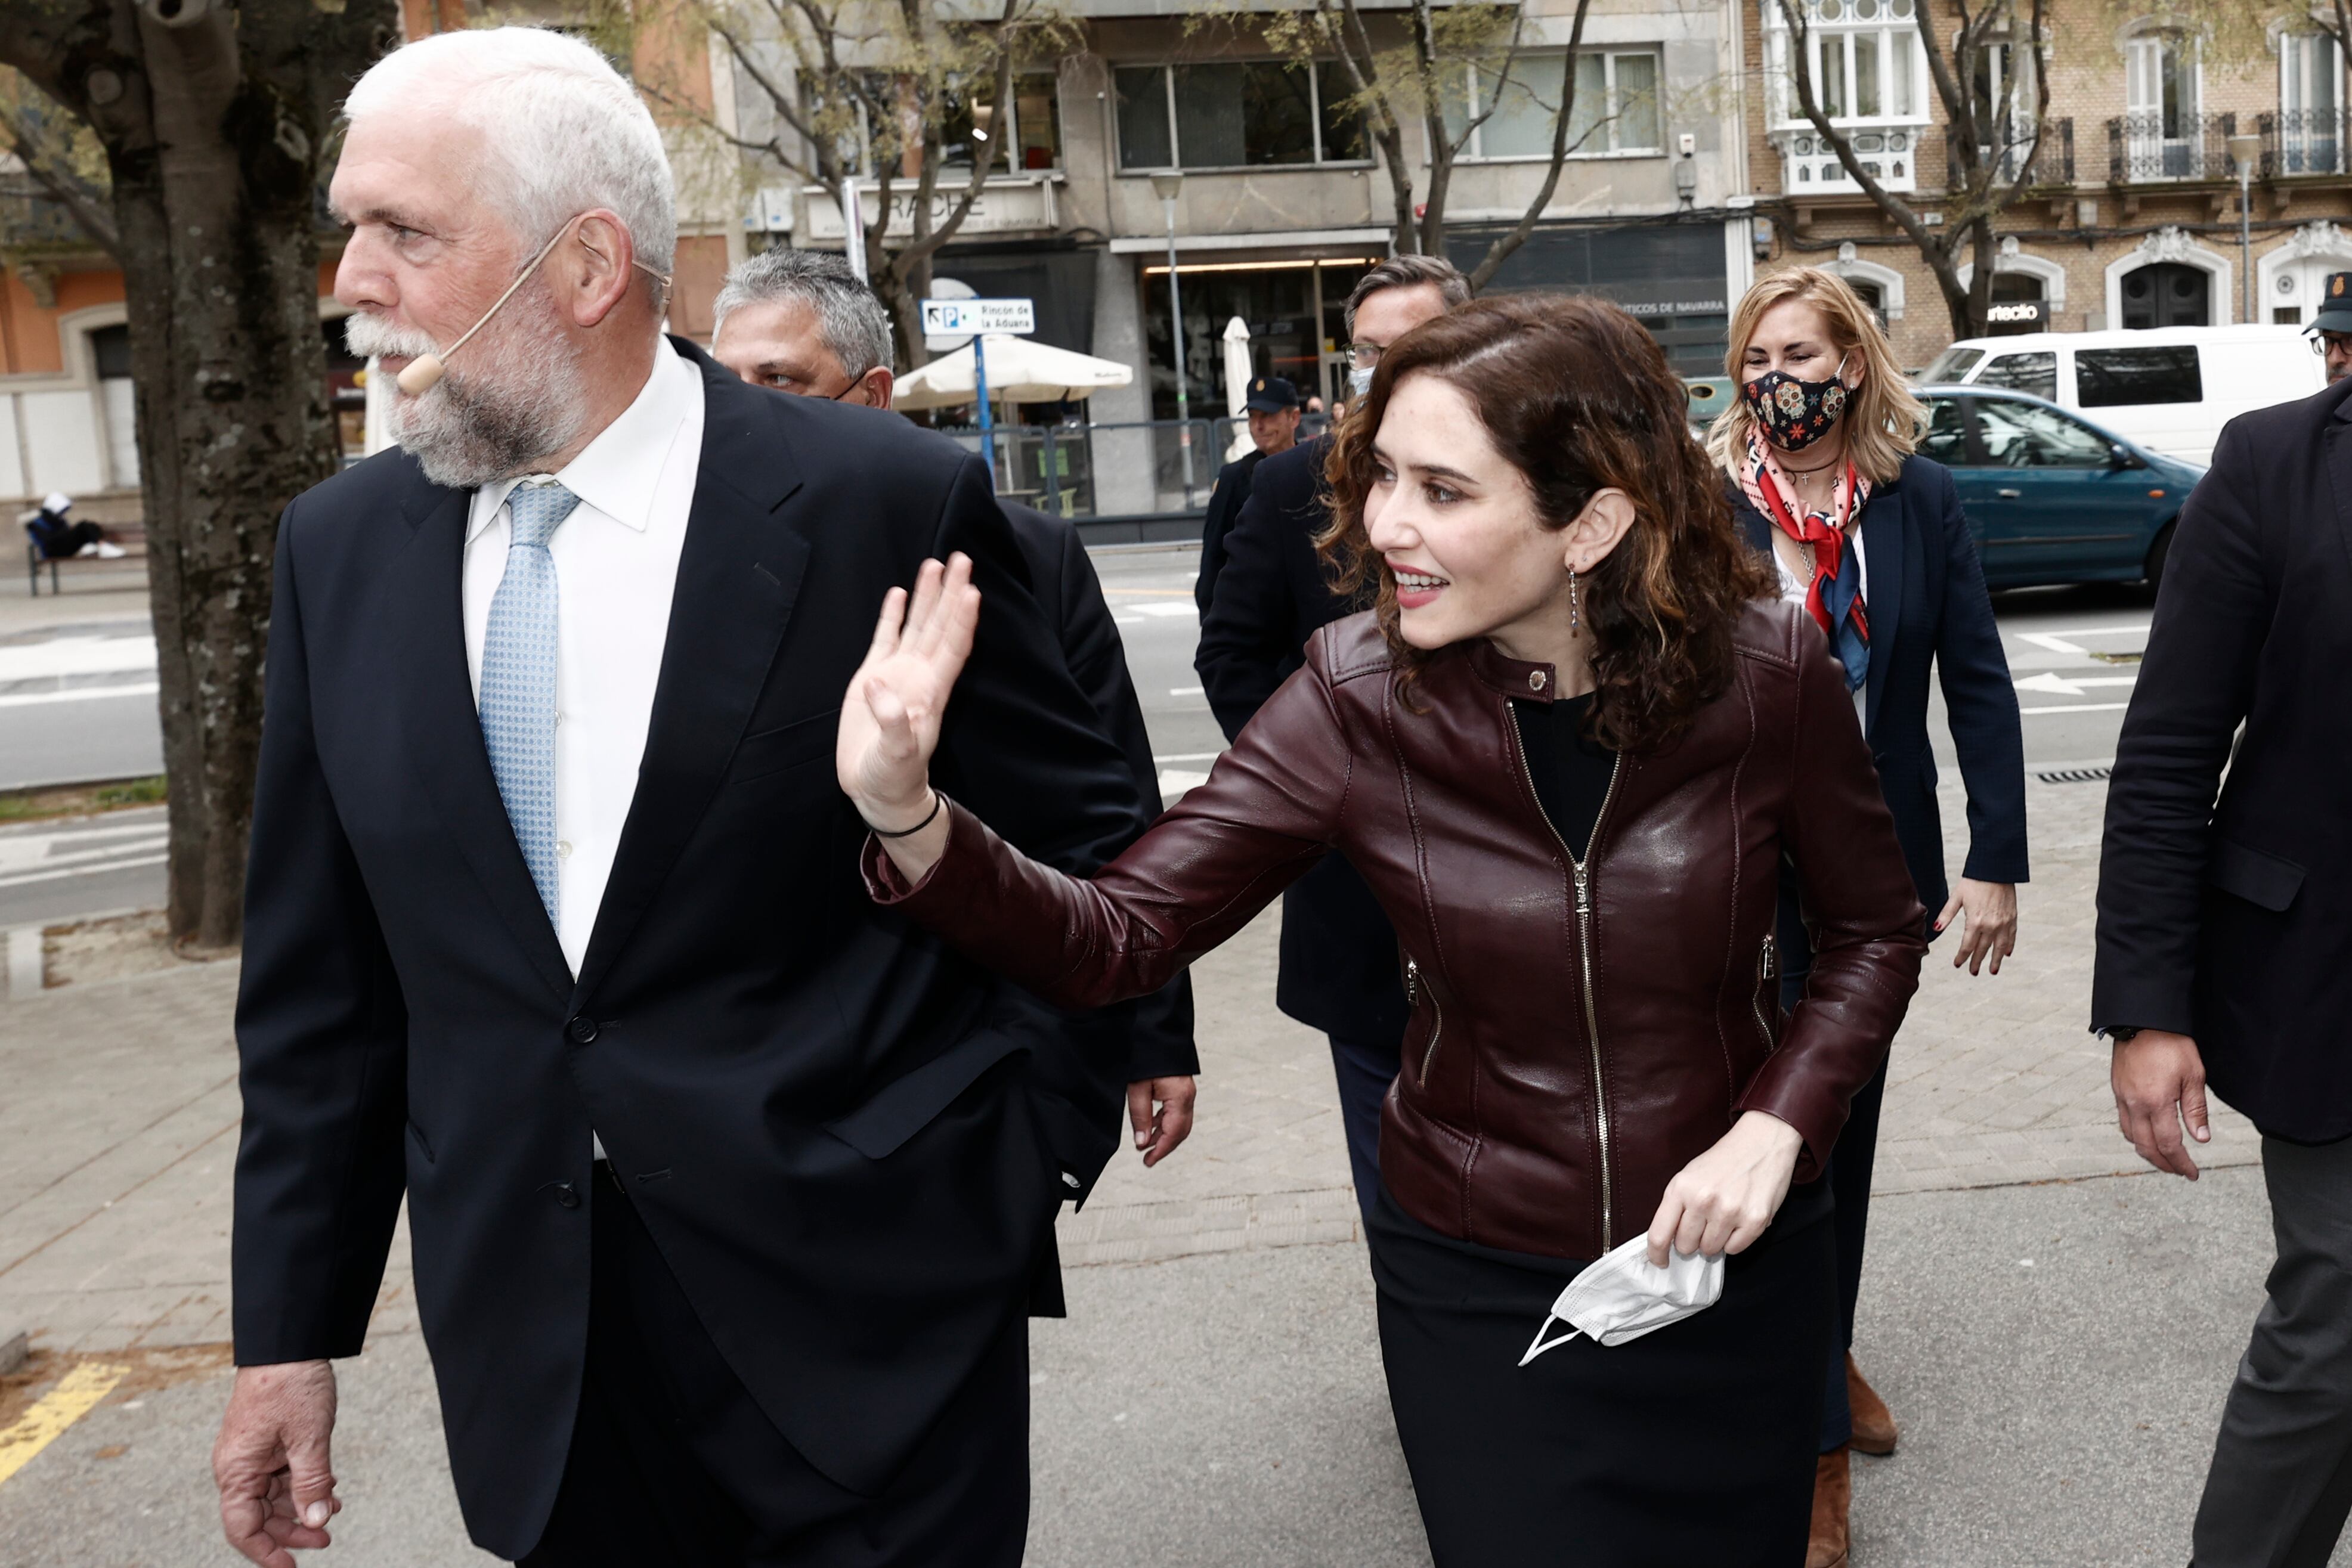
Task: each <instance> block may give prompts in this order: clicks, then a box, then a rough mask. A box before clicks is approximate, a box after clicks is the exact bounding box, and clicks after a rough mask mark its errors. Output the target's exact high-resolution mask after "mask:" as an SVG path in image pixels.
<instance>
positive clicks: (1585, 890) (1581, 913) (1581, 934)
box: [1503, 701, 1625, 1253]
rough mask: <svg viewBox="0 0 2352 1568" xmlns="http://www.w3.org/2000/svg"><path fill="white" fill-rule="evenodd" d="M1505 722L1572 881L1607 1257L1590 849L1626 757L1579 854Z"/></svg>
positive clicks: (1607, 1182) (1511, 722)
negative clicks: (1564, 835)
mask: <svg viewBox="0 0 2352 1568" xmlns="http://www.w3.org/2000/svg"><path fill="white" fill-rule="evenodd" d="M1503 723H1504V725H1505V727H1507V729H1508V730H1509V731H1510V736H1511V745H1512V747H1514V748H1515V749H1516V750H1517V752H1518V754H1519V771H1520V773H1521V774H1523V775H1524V776H1525V777H1526V779H1527V781H1528V796H1529V798H1530V799H1532V800H1535V802H1536V815H1538V816H1539V817H1541V818H1543V820H1544V825H1545V826H1547V827H1549V828H1550V829H1551V836H1552V841H1553V842H1554V843H1556V844H1558V845H1559V848H1560V852H1561V853H1562V854H1565V855H1566V856H1568V863H1569V866H1570V869H1571V870H1572V872H1573V873H1574V874H1575V877H1576V956H1577V960H1578V964H1579V967H1580V969H1581V971H1582V974H1583V979H1584V1039H1585V1043H1586V1045H1587V1046H1588V1047H1589V1048H1590V1050H1591V1057H1592V1125H1593V1131H1594V1134H1595V1135H1596V1137H1597V1140H1598V1142H1599V1144H1600V1145H1601V1160H1600V1164H1601V1251H1602V1252H1603V1253H1607V1252H1609V1251H1610V1250H1612V1249H1613V1248H1614V1247H1615V1246H1616V1237H1615V1236H1614V1234H1613V1227H1612V1224H1611V1215H1612V1211H1613V1210H1614V1209H1615V1207H1616V1194H1615V1182H1614V1180H1613V1178H1612V1176H1611V1173H1610V1169H1609V1095H1608V1093H1607V1092H1606V1091H1604V1090H1603V1089H1602V1088H1601V1009H1600V1008H1599V1007H1598V1005H1596V1003H1595V1001H1594V998H1593V991H1592V868H1591V862H1592V851H1593V847H1594V846H1595V845H1597V844H1599V843H1600V842H1601V824H1602V823H1604V822H1606V821H1609V808H1610V806H1611V804H1612V802H1614V801H1615V800H1616V799H1617V780H1618V779H1620V778H1621V777H1622V776H1623V774H1624V771H1625V758H1624V757H1623V756H1622V754H1621V755H1620V756H1619V757H1618V758H1617V759H1616V760H1615V761H1614V762H1612V764H1611V765H1610V768H1609V791H1608V793H1607V794H1605V795H1603V796H1601V810H1599V811H1598V812H1597V813H1595V814H1594V816H1593V819H1592V836H1591V837H1590V838H1588V839H1586V840H1585V841H1584V853H1582V854H1581V855H1580V854H1578V853H1577V852H1575V851H1574V850H1571V849H1570V848H1569V847H1568V841H1567V840H1566V839H1563V838H1561V837H1560V836H1559V823H1557V822H1554V821H1552V820H1551V817H1550V815H1549V813H1548V812H1546V811H1545V810H1544V809H1543V797H1541V796H1540V795H1538V794H1537V793H1536V776H1535V771H1534V769H1532V768H1529V767H1528V749H1527V747H1525V746H1523V745H1521V744H1520V741H1519V724H1518V720H1517V717H1515V716H1513V715H1512V713H1511V711H1510V704H1509V703H1508V701H1506V702H1505V703H1504V706H1503Z"/></svg>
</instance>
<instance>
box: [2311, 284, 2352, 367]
mask: <svg viewBox="0 0 2352 1568" xmlns="http://www.w3.org/2000/svg"><path fill="white" fill-rule="evenodd" d="M2326 299H2327V303H2326V304H2325V305H2323V306H2321V307H2320V309H2319V314H2318V315H2317V316H2315V317H2314V318H2313V319H2312V322H2311V331H2310V333H2309V334H2308V336H2309V337H2310V339H2311V351H2312V352H2313V353H2315V354H2317V355H2319V356H2320V357H2321V358H2323V359H2325V360H2326V361H2327V384H2328V385H2329V386H2334V385H2335V384H2336V382H2340V381H2342V380H2343V379H2344V377H2345V375H2346V373H2347V371H2352V272H2331V273H2329V274H2328V275H2327V294H2326Z"/></svg>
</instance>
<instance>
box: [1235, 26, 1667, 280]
mask: <svg viewBox="0 0 2352 1568" xmlns="http://www.w3.org/2000/svg"><path fill="white" fill-rule="evenodd" d="M1590 9H1591V0H1576V9H1575V12H1574V14H1573V15H1572V16H1570V20H1569V41H1568V49H1567V52H1566V53H1565V54H1562V53H1559V51H1557V50H1550V49H1546V50H1540V51H1538V49H1536V48H1535V47H1533V46H1534V43H1535V40H1534V39H1532V38H1530V37H1529V35H1528V22H1529V20H1530V18H1529V16H1528V5H1526V4H1525V3H1524V0H1521V3H1519V4H1516V5H1443V4H1439V3H1438V0H1410V5H1408V6H1407V7H1406V8H1405V9H1404V10H1403V11H1402V12H1391V11H1390V10H1388V9H1386V8H1383V9H1381V10H1380V11H1379V12H1376V13H1375V14H1374V16H1373V17H1372V18H1371V19H1370V20H1369V21H1368V19H1367V17H1366V16H1365V14H1364V11H1363V8H1362V6H1361V5H1360V3H1359V0H1311V3H1310V4H1309V5H1304V6H1301V7H1299V8H1297V9H1293V10H1289V11H1277V12H1275V13H1273V14H1272V15H1271V16H1247V17H1246V18H1245V20H1246V21H1248V22H1249V23H1252V24H1255V25H1256V26H1260V27H1261V28H1262V29H1263V30H1264V32H1265V36H1266V37H1268V38H1269V39H1270V40H1271V41H1272V42H1273V43H1274V45H1275V46H1276V47H1277V48H1279V49H1281V50H1282V51H1283V52H1284V53H1285V54H1286V56H1287V57H1291V58H1293V59H1295V60H1297V62H1299V63H1300V64H1301V65H1302V66H1306V65H1308V64H1311V63H1312V62H1314V61H1317V60H1336V61H1337V62H1338V64H1339V72H1340V76H1341V78H1342V79H1343V81H1344V82H1345V84H1346V86H1347V89H1348V94H1347V97H1346V99H1344V100H1343V101H1342V103H1341V105H1340V108H1341V109H1342V110H1343V111H1344V112H1347V113H1349V114H1354V115H1360V116H1361V117H1362V119H1363V121H1364V125H1365V128H1366V131H1368V132H1369V134H1370V137H1371V140H1372V141H1373V143H1374V144H1375V145H1376V146H1378V147H1379V148H1380V152H1381V164H1382V166H1383V172H1385V174H1386V175H1387V178H1388V183H1389V195H1390V199H1391V202H1392V203H1393V204H1394V211H1395V214H1396V240H1395V244H1396V249H1397V252H1398V254H1400V255H1407V256H1410V255H1416V254H1417V255H1425V256H1444V254H1445V251H1446V245H1445V238H1446V229H1447V225H1448V221H1449V220H1448V217H1447V213H1446V205H1447V203H1448V202H1449V200H1450V199H1451V198H1452V195H1453V191H1454V171H1455V167H1456V165H1457V164H1458V163H1459V162H1461V160H1462V159H1463V158H1464V157H1465V156H1467V155H1468V150H1469V148H1470V147H1471V145H1472V141H1473V138H1474V137H1475V136H1476V135H1477V134H1478V133H1479V132H1480V131H1482V130H1483V129H1484V128H1486V127H1487V126H1489V125H1490V124H1494V123H1496V119H1497V116H1498V115H1503V114H1509V115H1510V116H1511V118H1512V119H1513V120H1516V121H1517V122H1519V123H1521V124H1528V123H1533V124H1539V125H1542V126H1546V127H1548V128H1549V139H1548V141H1549V145H1548V146H1546V147H1544V148H1542V149H1541V152H1540V155H1541V156H1543V157H1544V158H1545V162H1543V163H1542V164H1541V165H1540V167H1541V168H1542V171H1543V174H1542V178H1541V179H1540V180H1539V181H1538V184H1537V187H1536V190H1535V193H1534V194H1533V195H1531V196H1530V197H1529V198H1528V204H1527V207H1526V209H1525V211H1523V212H1522V213H1521V214H1519V216H1518V218H1517V221H1516V222H1515V223H1513V224H1512V225H1511V226H1510V227H1509V228H1507V229H1505V230H1504V231H1503V232H1502V233H1500V234H1498V235H1495V237H1494V238H1493V239H1492V240H1491V241H1489V242H1488V244H1487V246H1486V251H1485V253H1484V254H1483V255H1481V256H1480V257H1479V259H1478V260H1477V262H1476V263H1475V265H1474V266H1473V267H1471V268H1470V286H1471V289H1472V291H1473V292H1475V291H1476V290H1478V289H1480V288H1484V287H1486V284H1487V282H1488V280H1490V279H1491V278H1492V277H1494V276H1495V273H1496V269H1497V268H1499V267H1501V266H1502V265H1503V263H1504V262H1506V261H1507V260H1509V259H1510V257H1511V256H1512V254H1513V253H1514V252H1516V251H1517V250H1518V248H1519V247H1520V246H1523V245H1525V244H1527V242H1528V236H1529V235H1532V234H1534V233H1535V230H1536V225H1537V223H1538V221H1539V220H1540V219H1541V218H1542V217H1543V214H1544V209H1545V208H1547V207H1548V206H1549V205H1550V204H1551V199H1552V196H1553V194H1554V193H1556V192H1557V191H1558V190H1559V177H1560V170H1561V167H1562V166H1563V165H1564V164H1565V163H1566V162H1567V161H1568V158H1569V155H1570V153H1573V152H1577V151H1578V150H1579V149H1580V148H1581V147H1582V146H1583V145H1584V144H1585V143H1586V142H1587V141H1589V140H1591V138H1592V137H1593V136H1594V135H1596V134H1599V133H1601V132H1603V131H1605V130H1606V128H1607V126H1608V125H1609V123H1610V122H1611V121H1612V120H1614V119H1617V118H1620V117H1622V114H1623V113H1624V112H1625V106H1624V105H1623V104H1622V102H1621V104H1620V106H1619V107H1617V108H1616V109H1614V110H1612V109H1610V108H1609V107H1608V106H1606V105H1604V104H1603V103H1601V101H1599V99H1600V95H1599V94H1598V93H1597V92H1594V93H1593V98H1592V99H1589V100H1587V101H1586V103H1585V104H1584V106H1583V107H1582V110H1581V112H1580V110H1579V102H1578V99H1579V94H1580V89H1581V90H1583V91H1586V92H1593V87H1594V84H1592V83H1591V82H1590V81H1587V80H1585V79H1584V78H1585V77H1586V75H1587V72H1586V70H1585V69H1584V68H1581V67H1580V65H1579V64H1578V61H1579V55H1578V52H1577V51H1578V47H1579V46H1580V45H1581V44H1582V43H1583V41H1584V20H1585V14H1586V13H1587V12H1588V11H1589V10H1590ZM1232 16H1233V19H1234V20H1243V19H1244V17H1242V16H1241V14H1239V13H1234V14H1232ZM1593 63H1594V64H1596V65H1597V64H1598V62H1597V61H1595V62H1593ZM1649 91H1650V94H1651V96H1650V97H1649V99H1648V100H1647V101H1648V105H1649V107H1650V108H1651V109H1652V110H1654V108H1655V104H1656V99H1655V96H1654V95H1655V92H1656V89H1655V87H1654V86H1653V87H1652V88H1651V89H1649ZM1408 127H1414V128H1417V129H1418V130H1419V131H1420V132H1421V136H1420V141H1421V144H1422V145H1423V147H1425V148H1427V149H1428V152H1429V175H1428V183H1426V184H1425V185H1423V184H1420V183H1418V182H1417V180H1416V178H1415V163H1414V161H1413V160H1412V158H1410V157H1409V156H1408V155H1407V152H1406V149H1407V145H1408V140H1407V128H1408Z"/></svg>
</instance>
